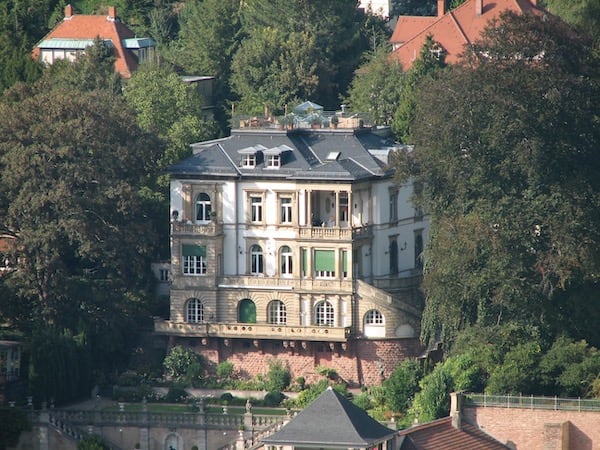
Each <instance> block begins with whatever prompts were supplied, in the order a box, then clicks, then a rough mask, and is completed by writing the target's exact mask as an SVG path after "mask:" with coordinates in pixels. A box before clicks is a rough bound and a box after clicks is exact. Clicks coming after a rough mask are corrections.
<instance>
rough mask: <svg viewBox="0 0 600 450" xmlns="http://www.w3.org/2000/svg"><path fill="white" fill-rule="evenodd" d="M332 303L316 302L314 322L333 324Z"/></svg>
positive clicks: (330, 325)
mask: <svg viewBox="0 0 600 450" xmlns="http://www.w3.org/2000/svg"><path fill="white" fill-rule="evenodd" d="M333 318H334V311H333V305H332V304H331V303H329V302H328V301H323V302H319V303H317V306H316V307H315V322H316V324H317V325H326V326H329V327H332V326H333Z"/></svg>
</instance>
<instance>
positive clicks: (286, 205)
mask: <svg viewBox="0 0 600 450" xmlns="http://www.w3.org/2000/svg"><path fill="white" fill-rule="evenodd" d="M281 223H285V224H290V223H292V199H291V198H286V197H282V198H281Z"/></svg>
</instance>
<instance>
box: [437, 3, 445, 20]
mask: <svg viewBox="0 0 600 450" xmlns="http://www.w3.org/2000/svg"><path fill="white" fill-rule="evenodd" d="M437 5H438V17H442V16H443V15H444V14H446V0H438V4H437Z"/></svg>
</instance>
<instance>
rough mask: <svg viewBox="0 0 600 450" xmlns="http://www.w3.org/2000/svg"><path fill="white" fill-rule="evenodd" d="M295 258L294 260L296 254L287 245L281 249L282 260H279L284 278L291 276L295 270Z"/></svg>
mask: <svg viewBox="0 0 600 450" xmlns="http://www.w3.org/2000/svg"><path fill="white" fill-rule="evenodd" d="M293 258H294V254H293V252H292V249H291V248H290V247H288V246H287V245H284V246H283V247H281V253H280V260H279V262H280V269H281V275H283V276H291V275H292V273H293V268H294V266H293V261H294V260H293Z"/></svg>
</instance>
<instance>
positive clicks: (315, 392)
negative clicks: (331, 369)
mask: <svg viewBox="0 0 600 450" xmlns="http://www.w3.org/2000/svg"><path fill="white" fill-rule="evenodd" d="M329 386H330V384H329V381H327V380H320V381H319V382H317V383H315V384H311V385H310V386H308V387H307V388H306V389H304V390H303V391H302V392H300V394H298V397H297V398H296V400H295V401H294V406H295V407H296V408H300V409H302V408H305V407H306V406H308V405H309V404H310V403H311V402H312V401H313V400H314V399H316V398H317V397H318V396H319V395H321V394H322V393H323V391H324V390H325V389H327V388H328V387H329ZM332 387H333V389H335V390H336V391H337V392H339V393H340V394H342V395H344V396H348V395H349V394H348V387H347V386H346V385H345V384H340V383H338V384H334V385H333V386H332Z"/></svg>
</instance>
